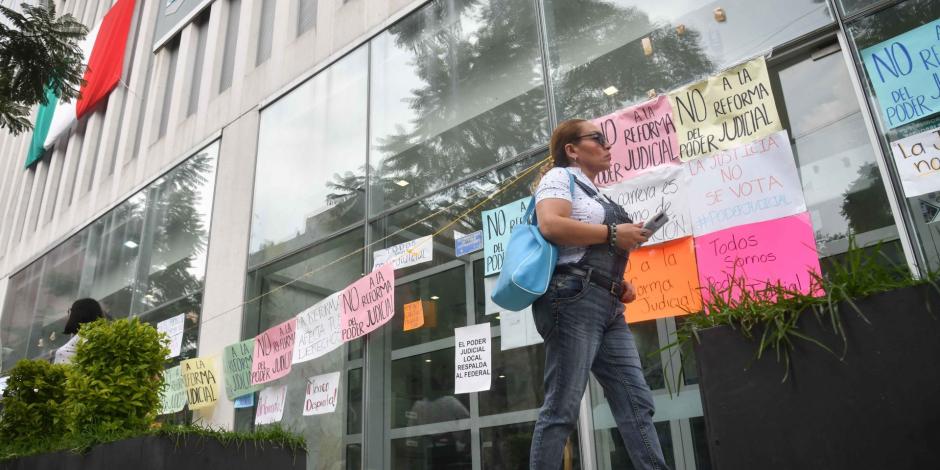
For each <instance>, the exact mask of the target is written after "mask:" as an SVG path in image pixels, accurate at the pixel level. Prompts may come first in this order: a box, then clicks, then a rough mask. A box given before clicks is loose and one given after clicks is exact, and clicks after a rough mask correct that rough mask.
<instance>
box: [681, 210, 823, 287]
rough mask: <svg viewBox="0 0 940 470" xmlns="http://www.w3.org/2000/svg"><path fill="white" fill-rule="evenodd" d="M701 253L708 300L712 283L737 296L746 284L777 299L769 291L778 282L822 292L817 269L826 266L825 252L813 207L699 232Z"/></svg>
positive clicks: (701, 279)
mask: <svg viewBox="0 0 940 470" xmlns="http://www.w3.org/2000/svg"><path fill="white" fill-rule="evenodd" d="M695 256H696V259H697V261H698V272H699V282H700V283H701V285H702V288H703V291H702V296H703V298H704V299H705V300H706V301H707V300H708V299H710V298H711V293H710V288H711V287H714V289H715V290H716V291H717V293H718V294H719V295H720V296H721V298H723V299H725V300H730V301H732V302H733V301H736V300H739V299H740V298H741V292H742V289H747V290H748V291H750V292H751V293H752V294H757V295H758V296H759V297H762V298H766V300H773V297H775V296H774V295H773V293H772V292H765V291H766V290H767V289H768V288H769V287H772V286H776V285H781V286H782V287H784V288H786V289H788V290H792V291H798V292H800V293H803V294H809V293H810V292H813V294H822V291H821V290H819V289H818V286H816V285H815V283H814V281H813V275H812V274H811V273H817V274H818V273H819V272H820V271H819V255H818V254H817V252H816V240H815V238H814V236H813V225H812V223H811V222H810V218H809V213H807V212H804V213H802V214H799V215H794V216H790V217H784V218H782V219H775V220H770V221H767V222H758V223H756V224H749V225H742V226H739V227H733V228H729V229H725V230H721V231H718V232H714V233H710V234H708V235H703V236H701V237H695ZM814 290H815V291H814Z"/></svg>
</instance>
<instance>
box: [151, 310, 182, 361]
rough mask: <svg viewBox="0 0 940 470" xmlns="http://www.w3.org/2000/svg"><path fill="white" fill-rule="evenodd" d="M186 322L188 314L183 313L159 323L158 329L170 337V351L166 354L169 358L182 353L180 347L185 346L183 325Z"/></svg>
mask: <svg viewBox="0 0 940 470" xmlns="http://www.w3.org/2000/svg"><path fill="white" fill-rule="evenodd" d="M185 322H186V314H185V313H181V314H179V315H177V316H175V317H172V318H168V319H166V320H163V321H162V322H160V323H157V331H159V332H160V333H166V335H167V336H169V337H170V352H169V354H167V356H166V358H167V359H170V358H172V357H176V356H179V355H180V349H181V348H182V346H183V326H184V324H185Z"/></svg>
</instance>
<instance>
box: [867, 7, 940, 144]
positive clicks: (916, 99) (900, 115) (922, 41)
mask: <svg viewBox="0 0 940 470" xmlns="http://www.w3.org/2000/svg"><path fill="white" fill-rule="evenodd" d="M862 60H863V61H864V62H865V70H866V71H868V78H869V79H870V80H871V83H872V86H873V87H874V89H875V96H877V97H878V104H879V105H881V112H882V117H883V119H884V122H885V124H886V125H887V127H888V128H889V129H894V128H895V127H898V126H901V125H904V124H907V123H909V122H913V121H916V120H918V119H921V118H925V117H927V116H930V115H933V114H936V113H937V112H940V19H938V20H934V21H931V22H930V23H927V24H925V25H923V26H920V27H918V28H915V29H912V30H910V31H908V32H906V33H904V34H901V35H899V36H895V37H893V38H891V39H889V40H887V41H884V42H881V43H879V44H877V45H874V46H872V47H869V48H867V49H864V50H862Z"/></svg>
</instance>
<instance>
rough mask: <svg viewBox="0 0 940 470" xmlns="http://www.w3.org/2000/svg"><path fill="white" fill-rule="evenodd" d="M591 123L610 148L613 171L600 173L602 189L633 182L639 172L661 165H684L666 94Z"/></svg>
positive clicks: (598, 178)
mask: <svg viewBox="0 0 940 470" xmlns="http://www.w3.org/2000/svg"><path fill="white" fill-rule="evenodd" d="M591 122H593V123H594V124H597V127H600V128H601V131H603V132H604V136H605V137H607V142H609V143H610V145H611V147H610V169H608V170H606V171H602V172H600V173H598V174H597V180H596V183H597V185H598V186H599V187H603V186H610V185H612V184H616V183H618V182H620V181H623V180H626V179H630V178H632V177H633V176H634V175H636V173H638V172H640V171H643V170H648V169H651V168H656V167H658V166H660V165H678V164H679V163H681V160H679V143H678V141H677V140H676V126H675V125H674V124H673V122H672V107H671V106H670V105H669V98H668V97H666V96H665V95H661V96H659V97H657V98H654V99H652V100H650V101H646V102H644V103H640V104H637V105H634V106H630V107H628V108H624V109H621V110H620V111H617V112H616V113H613V114H608V115H607V116H603V117H599V118H597V119H594V120H592V121H591Z"/></svg>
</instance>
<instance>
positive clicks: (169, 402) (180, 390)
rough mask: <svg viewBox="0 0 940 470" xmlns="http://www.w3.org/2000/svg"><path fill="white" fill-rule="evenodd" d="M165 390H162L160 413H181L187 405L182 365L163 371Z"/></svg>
mask: <svg viewBox="0 0 940 470" xmlns="http://www.w3.org/2000/svg"><path fill="white" fill-rule="evenodd" d="M163 383H164V384H166V385H164V386H163V390H162V391H161V392H160V414H161V415H166V414H171V413H179V412H180V411H183V407H184V406H186V385H185V384H184V382H183V372H182V369H181V367H180V366H173V367H170V368H169V369H165V370H164V371H163Z"/></svg>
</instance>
